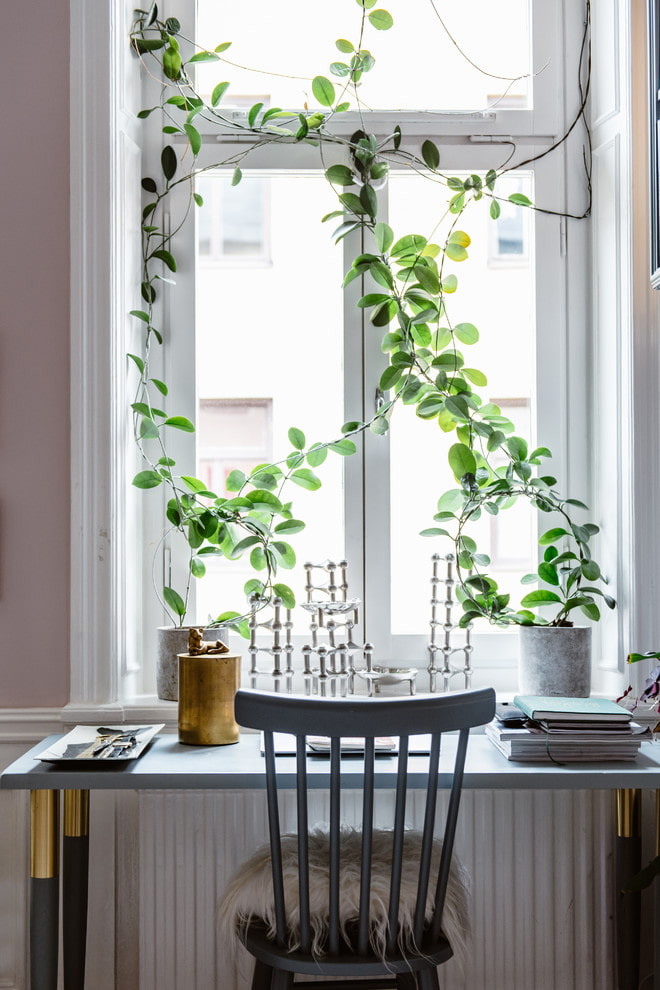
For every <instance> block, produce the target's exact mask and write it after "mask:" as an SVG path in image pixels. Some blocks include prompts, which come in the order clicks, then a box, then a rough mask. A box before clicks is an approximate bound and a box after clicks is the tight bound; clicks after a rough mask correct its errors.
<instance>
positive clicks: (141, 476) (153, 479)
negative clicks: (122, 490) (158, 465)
mask: <svg viewBox="0 0 660 990" xmlns="http://www.w3.org/2000/svg"><path fill="white" fill-rule="evenodd" d="M162 481H163V479H162V477H161V475H160V474H158V472H157V471H139V472H138V473H137V474H136V475H135V477H134V478H133V482H132V483H133V485H135V487H136V488H157V487H158V485H160V484H162Z"/></svg>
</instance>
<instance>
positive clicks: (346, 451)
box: [330, 437, 357, 457]
mask: <svg viewBox="0 0 660 990" xmlns="http://www.w3.org/2000/svg"><path fill="white" fill-rule="evenodd" d="M330 450H332V451H334V453H335V454H341V455H342V457H349V456H350V455H351V454H354V453H355V451H356V450H357V447H356V446H355V444H354V443H353V441H352V440H349V439H348V438H346V437H345V438H344V439H342V440H337V442H336V443H331V444H330Z"/></svg>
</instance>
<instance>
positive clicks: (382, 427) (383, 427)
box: [369, 416, 390, 437]
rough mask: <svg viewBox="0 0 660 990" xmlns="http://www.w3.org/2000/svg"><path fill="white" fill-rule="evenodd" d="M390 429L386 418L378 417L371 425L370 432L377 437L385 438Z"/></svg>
mask: <svg viewBox="0 0 660 990" xmlns="http://www.w3.org/2000/svg"><path fill="white" fill-rule="evenodd" d="M389 428H390V424H389V422H388V420H387V417H386V416H376V418H375V419H374V420H373V421H372V422H371V423H370V424H369V430H370V432H371V433H373V434H374V436H377V437H382V436H385V434H386V433H387V431H388V430H389Z"/></svg>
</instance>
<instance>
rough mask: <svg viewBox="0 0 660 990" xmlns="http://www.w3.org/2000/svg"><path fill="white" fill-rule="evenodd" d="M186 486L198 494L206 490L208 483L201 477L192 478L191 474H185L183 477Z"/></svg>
mask: <svg viewBox="0 0 660 990" xmlns="http://www.w3.org/2000/svg"><path fill="white" fill-rule="evenodd" d="M181 481H182V482H183V483H184V485H185V486H186V488H189V489H190V491H191V492H195V494H198V493H199V492H204V491H206V485H205V484H204V482H203V481H200V480H199V478H192V477H191V476H190V475H186V474H184V475H183V476H182V478H181Z"/></svg>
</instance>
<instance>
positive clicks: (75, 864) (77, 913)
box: [62, 790, 89, 990]
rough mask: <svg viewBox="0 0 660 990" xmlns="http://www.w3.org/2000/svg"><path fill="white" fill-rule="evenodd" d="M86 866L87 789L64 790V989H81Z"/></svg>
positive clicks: (85, 920) (83, 971) (83, 967)
mask: <svg viewBox="0 0 660 990" xmlns="http://www.w3.org/2000/svg"><path fill="white" fill-rule="evenodd" d="M88 870H89V791H85V790H76V791H65V792H64V838H63V840H62V955H63V966H64V986H65V987H66V990H84V986H85V951H86V946H87V877H88Z"/></svg>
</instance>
